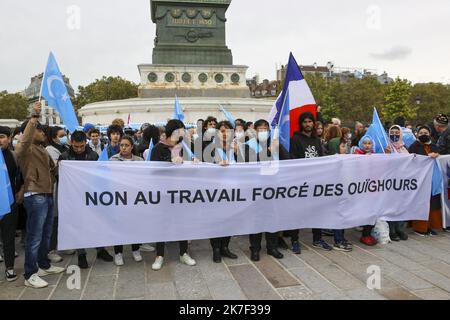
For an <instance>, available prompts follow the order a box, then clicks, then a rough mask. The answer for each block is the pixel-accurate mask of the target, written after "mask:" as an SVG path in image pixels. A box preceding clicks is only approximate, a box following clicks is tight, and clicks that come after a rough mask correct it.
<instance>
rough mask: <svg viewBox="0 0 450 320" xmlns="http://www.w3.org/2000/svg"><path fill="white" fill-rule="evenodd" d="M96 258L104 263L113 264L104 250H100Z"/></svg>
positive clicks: (110, 257)
mask: <svg viewBox="0 0 450 320" xmlns="http://www.w3.org/2000/svg"><path fill="white" fill-rule="evenodd" d="M97 258H98V259H102V260H103V261H105V262H113V260H114V259H113V257H112V255H110V254H109V253H108V251H106V250H105V249H101V250H99V251H98V252H97Z"/></svg>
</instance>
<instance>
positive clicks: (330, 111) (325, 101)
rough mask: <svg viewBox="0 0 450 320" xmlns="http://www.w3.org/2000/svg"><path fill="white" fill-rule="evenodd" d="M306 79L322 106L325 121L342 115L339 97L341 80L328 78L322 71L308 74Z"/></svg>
mask: <svg viewBox="0 0 450 320" xmlns="http://www.w3.org/2000/svg"><path fill="white" fill-rule="evenodd" d="M305 80H306V82H307V83H308V85H309V87H310V89H311V92H312V94H313V96H314V99H315V100H316V103H317V105H318V106H320V107H321V112H322V116H323V118H324V119H325V121H329V120H331V118H334V117H339V116H340V115H341V111H342V110H341V105H340V104H339V97H340V95H341V90H342V86H341V83H340V82H339V80H336V79H326V78H324V77H323V76H322V75H321V74H320V73H313V74H306V76H305Z"/></svg>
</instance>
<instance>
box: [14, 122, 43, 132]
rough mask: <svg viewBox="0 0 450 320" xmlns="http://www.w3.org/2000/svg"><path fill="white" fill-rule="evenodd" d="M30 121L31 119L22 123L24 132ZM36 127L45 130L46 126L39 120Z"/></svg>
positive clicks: (21, 127) (21, 129)
mask: <svg viewBox="0 0 450 320" xmlns="http://www.w3.org/2000/svg"><path fill="white" fill-rule="evenodd" d="M28 121H29V120H27V121H24V122H23V123H22V125H21V126H20V132H22V133H23V132H24V131H25V128H26V127H27V125H28ZM36 129H38V130H42V131H44V126H43V125H42V124H40V123H39V122H38V123H37V127H36Z"/></svg>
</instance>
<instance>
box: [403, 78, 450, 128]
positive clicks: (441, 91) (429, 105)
mask: <svg viewBox="0 0 450 320" xmlns="http://www.w3.org/2000/svg"><path fill="white" fill-rule="evenodd" d="M417 102H419V104H417ZM409 103H410V104H411V105H413V104H416V105H417V107H418V109H417V118H416V119H415V120H416V121H413V122H414V123H415V124H426V123H429V122H430V121H431V120H432V119H433V118H434V117H436V115H438V114H439V113H444V114H448V115H450V86H448V85H444V84H442V83H418V84H416V85H414V86H413V87H412V90H411V96H410V100H409Z"/></svg>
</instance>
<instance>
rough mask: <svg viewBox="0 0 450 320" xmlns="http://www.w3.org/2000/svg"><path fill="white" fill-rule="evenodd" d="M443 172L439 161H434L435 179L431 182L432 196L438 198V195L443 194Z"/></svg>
mask: <svg viewBox="0 0 450 320" xmlns="http://www.w3.org/2000/svg"><path fill="white" fill-rule="evenodd" d="M447 172H450V171H449V168H447ZM442 184H443V181H442V171H441V169H440V168H439V165H438V162H437V160H434V166H433V177H432V180H431V195H432V196H437V195H438V194H441V193H442Z"/></svg>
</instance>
